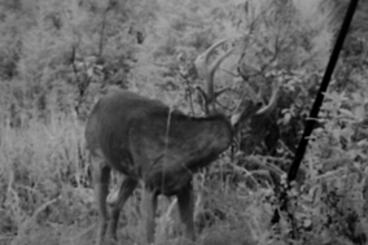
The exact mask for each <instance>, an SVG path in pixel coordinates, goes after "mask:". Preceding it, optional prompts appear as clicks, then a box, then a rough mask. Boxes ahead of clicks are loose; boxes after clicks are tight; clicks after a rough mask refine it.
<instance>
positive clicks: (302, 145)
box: [287, 0, 359, 183]
mask: <svg viewBox="0 0 368 245" xmlns="http://www.w3.org/2000/svg"><path fill="white" fill-rule="evenodd" d="M358 1H359V0H351V2H350V5H349V8H348V10H347V12H346V15H345V19H344V22H343V24H342V26H341V29H340V33H339V35H338V37H337V40H336V43H335V47H334V49H333V51H332V54H331V57H330V60H329V62H328V65H327V68H326V71H325V74H324V77H323V79H322V83H321V86H320V88H319V91H318V94H317V97H316V100H315V101H314V104H313V107H312V110H311V112H310V115H309V120H308V121H307V124H306V126H305V129H304V133H303V136H302V138H301V140H300V142H299V146H298V149H297V151H296V154H295V157H294V161H293V163H292V165H291V167H290V169H289V173H288V179H287V180H288V183H290V182H291V181H293V180H295V178H296V175H297V173H298V169H299V166H300V163H301V161H302V159H303V156H304V153H305V150H306V148H307V146H308V142H309V137H310V135H311V134H312V131H313V129H314V126H315V123H316V120H315V119H316V118H318V113H319V111H320V108H321V106H322V103H323V98H324V95H323V93H325V92H326V90H327V88H328V85H329V82H330V80H331V76H332V73H333V71H334V69H335V66H336V63H337V60H338V58H339V54H340V51H341V48H342V45H343V44H344V40H345V37H346V35H347V32H348V30H349V26H350V22H351V20H352V18H353V16H354V12H355V9H356V6H357V4H358Z"/></svg>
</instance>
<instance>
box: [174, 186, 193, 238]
mask: <svg viewBox="0 0 368 245" xmlns="http://www.w3.org/2000/svg"><path fill="white" fill-rule="evenodd" d="M177 198H178V207H179V215H180V219H181V221H182V222H183V223H184V225H185V236H186V237H187V238H188V239H189V240H191V241H194V239H195V235H194V222H193V215H194V196H193V188H192V184H191V183H189V184H188V185H187V186H186V187H184V188H183V189H182V190H181V191H180V192H179V194H178V195H177Z"/></svg>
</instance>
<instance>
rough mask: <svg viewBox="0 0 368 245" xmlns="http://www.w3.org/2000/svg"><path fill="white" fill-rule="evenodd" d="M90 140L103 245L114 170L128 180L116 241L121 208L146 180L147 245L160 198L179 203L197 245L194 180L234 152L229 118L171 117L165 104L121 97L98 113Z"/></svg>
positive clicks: (116, 207) (105, 102)
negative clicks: (172, 198) (222, 156)
mask: <svg viewBox="0 0 368 245" xmlns="http://www.w3.org/2000/svg"><path fill="white" fill-rule="evenodd" d="M85 137H86V141H87V148H88V149H89V151H90V152H91V155H92V156H93V158H94V159H95V160H94V164H93V171H94V182H95V188H96V195H97V199H98V202H99V208H100V213H101V219H102V220H101V225H100V231H99V238H98V240H99V241H98V242H99V243H101V242H102V240H103V236H104V233H105V230H106V224H107V222H108V221H107V220H108V214H107V211H106V196H107V186H108V179H109V176H108V175H109V174H110V170H111V169H114V170H116V171H118V172H120V173H122V174H124V175H125V176H126V178H125V180H124V181H123V182H122V185H121V189H120V193H119V197H118V199H117V200H116V202H115V203H114V204H113V207H112V216H111V220H110V225H109V226H110V228H109V231H110V233H111V235H112V236H113V237H116V226H117V219H118V217H119V212H120V209H121V207H122V206H123V204H124V202H125V201H126V199H127V198H128V197H129V195H130V194H131V193H132V192H133V190H134V188H135V187H136V186H137V183H138V180H142V181H143V183H144V197H143V199H144V203H145V204H144V208H145V209H146V210H143V212H146V217H145V219H146V221H145V223H146V230H147V231H146V232H147V234H146V236H147V242H149V243H152V242H153V234H152V233H153V231H154V223H153V222H154V213H155V209H156V205H157V204H156V203H157V200H156V198H157V195H159V194H164V195H167V196H171V195H176V196H177V197H178V204H179V210H180V214H181V219H182V221H183V222H184V223H185V224H186V228H187V229H186V233H187V236H188V237H189V238H191V239H194V231H193V209H194V207H193V196H192V193H191V192H192V186H191V180H192V175H193V173H194V172H196V171H197V170H198V169H199V168H201V167H204V166H206V165H208V164H210V163H211V162H212V161H213V160H215V159H216V157H217V156H218V155H219V154H220V153H221V152H223V151H225V150H226V149H227V148H228V147H229V145H230V143H231V141H232V137H233V130H232V126H231V124H230V122H229V121H228V119H227V118H226V117H224V116H223V115H216V116H211V117H206V118H194V117H189V116H186V115H184V114H183V113H181V112H180V111H171V110H170V108H169V107H168V106H166V105H165V104H163V103H162V102H160V101H157V100H151V99H148V98H146V97H142V96H140V95H137V94H135V93H131V92H127V91H115V92H113V93H111V94H109V95H107V96H106V97H104V98H102V99H101V100H100V101H99V102H98V103H97V104H96V106H95V107H94V109H93V111H92V113H91V115H90V118H89V120H88V122H87V126H86V131H85ZM152 226H153V227H152Z"/></svg>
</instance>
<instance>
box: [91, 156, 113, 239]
mask: <svg viewBox="0 0 368 245" xmlns="http://www.w3.org/2000/svg"><path fill="white" fill-rule="evenodd" d="M97 166H98V167H97ZM97 166H94V167H95V169H94V170H93V171H94V173H93V179H94V180H93V181H94V189H95V198H96V201H97V206H98V211H99V224H98V231H97V244H98V245H102V244H103V240H104V236H105V233H106V227H107V221H108V211H107V207H106V197H107V194H108V191H109V181H110V172H111V168H110V167H109V166H106V165H104V164H103V163H102V162H101V163H99V165H97Z"/></svg>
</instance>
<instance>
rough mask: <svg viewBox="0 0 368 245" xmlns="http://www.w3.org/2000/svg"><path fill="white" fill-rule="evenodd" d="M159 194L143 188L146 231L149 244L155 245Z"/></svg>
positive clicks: (143, 212)
mask: <svg viewBox="0 0 368 245" xmlns="http://www.w3.org/2000/svg"><path fill="white" fill-rule="evenodd" d="M157 196H158V194H157V193H155V192H153V191H150V190H148V189H146V188H143V197H142V214H143V220H144V226H145V227H144V228H145V231H146V242H147V244H149V245H150V244H153V242H154V238H155V214H156V209H157Z"/></svg>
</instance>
